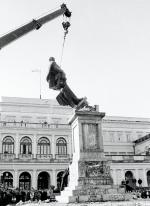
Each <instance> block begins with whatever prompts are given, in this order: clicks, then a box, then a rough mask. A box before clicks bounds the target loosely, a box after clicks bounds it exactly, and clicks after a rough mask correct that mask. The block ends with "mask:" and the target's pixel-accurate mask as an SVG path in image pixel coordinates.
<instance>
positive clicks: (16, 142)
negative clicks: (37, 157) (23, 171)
mask: <svg viewBox="0 0 150 206" xmlns="http://www.w3.org/2000/svg"><path fill="white" fill-rule="evenodd" d="M15 145H16V147H15V151H14V153H15V154H16V158H18V157H19V153H20V152H19V150H20V148H19V145H20V138H19V134H18V133H17V134H16V137H15Z"/></svg>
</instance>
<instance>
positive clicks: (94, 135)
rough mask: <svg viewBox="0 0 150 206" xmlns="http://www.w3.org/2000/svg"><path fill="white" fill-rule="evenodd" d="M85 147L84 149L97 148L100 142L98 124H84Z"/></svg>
mask: <svg viewBox="0 0 150 206" xmlns="http://www.w3.org/2000/svg"><path fill="white" fill-rule="evenodd" d="M82 136H83V148H84V150H95V149H98V148H99V144H98V124H91V123H88V124H87V123H84V124H82Z"/></svg>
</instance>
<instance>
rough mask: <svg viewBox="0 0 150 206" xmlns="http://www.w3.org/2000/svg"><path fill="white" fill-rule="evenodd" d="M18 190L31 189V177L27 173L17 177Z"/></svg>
mask: <svg viewBox="0 0 150 206" xmlns="http://www.w3.org/2000/svg"><path fill="white" fill-rule="evenodd" d="M19 189H20V190H30V189H31V175H30V174H29V173H28V172H23V173H21V175H20V176H19Z"/></svg>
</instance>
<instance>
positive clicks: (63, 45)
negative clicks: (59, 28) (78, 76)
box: [60, 31, 68, 68]
mask: <svg viewBox="0 0 150 206" xmlns="http://www.w3.org/2000/svg"><path fill="white" fill-rule="evenodd" d="M67 33H68V31H65V32H64V39H63V44H62V50H61V58H60V68H61V63H62V58H63V54H64V47H65V41H66V35H67Z"/></svg>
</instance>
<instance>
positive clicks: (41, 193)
mask: <svg viewBox="0 0 150 206" xmlns="http://www.w3.org/2000/svg"><path fill="white" fill-rule="evenodd" d="M28 201H31V202H33V201H35V202H38V201H47V202H51V201H55V195H54V193H53V188H50V189H45V190H34V189H31V190H26V191H25V190H19V189H18V188H17V189H9V188H8V189H4V188H0V206H6V205H8V204H14V205H15V204H17V203H21V202H28Z"/></svg>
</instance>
